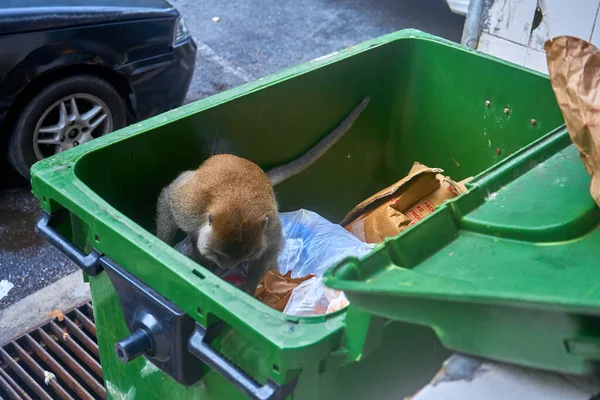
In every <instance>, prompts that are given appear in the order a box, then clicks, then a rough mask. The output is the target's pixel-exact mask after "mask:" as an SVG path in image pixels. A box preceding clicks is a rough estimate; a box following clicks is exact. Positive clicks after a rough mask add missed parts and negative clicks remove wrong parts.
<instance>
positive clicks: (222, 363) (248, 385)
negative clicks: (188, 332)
mask: <svg viewBox="0 0 600 400" xmlns="http://www.w3.org/2000/svg"><path fill="white" fill-rule="evenodd" d="M188 350H189V351H190V353H192V354H193V355H195V356H196V357H198V358H199V359H200V360H201V361H202V362H203V363H205V364H206V365H207V366H209V367H210V368H212V369H213V370H215V371H216V372H218V373H219V374H221V375H222V376H223V377H225V378H226V379H227V380H228V381H230V382H231V383H233V384H234V385H235V386H237V387H238V389H240V390H241V391H242V392H243V393H244V394H245V395H246V396H248V397H249V398H251V399H254V400H276V399H277V400H278V399H285V398H286V397H288V396H289V395H290V394H291V393H292V391H293V390H294V387H295V386H296V383H297V381H298V379H297V378H296V379H294V380H292V381H291V382H289V383H287V384H285V385H283V386H282V385H279V384H278V383H277V382H275V381H273V380H272V379H269V380H267V382H266V383H265V384H264V385H262V386H261V385H260V384H259V383H257V382H256V381H255V380H254V379H252V378H251V377H249V376H248V375H246V374H245V373H244V372H243V371H242V370H240V369H239V368H238V367H236V366H235V365H233V364H232V363H231V362H230V361H228V360H227V359H226V358H225V357H224V356H222V355H221V354H219V353H218V352H217V351H216V350H214V349H213V348H212V347H211V346H210V344H209V343H208V335H207V330H206V328H205V327H203V326H202V325H200V324H199V323H196V327H195V329H194V333H193V334H192V336H190V340H189V341H188Z"/></svg>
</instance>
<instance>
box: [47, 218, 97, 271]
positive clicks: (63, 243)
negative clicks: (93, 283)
mask: <svg viewBox="0 0 600 400" xmlns="http://www.w3.org/2000/svg"><path fill="white" fill-rule="evenodd" d="M68 216H69V211H68V210H66V209H62V210H60V211H57V212H55V213H54V214H49V213H47V212H46V211H42V217H41V218H40V220H39V221H38V223H37V224H36V226H35V228H36V230H37V231H38V233H39V234H40V235H41V236H42V237H44V239H46V240H47V241H48V242H49V243H50V244H52V245H53V246H54V247H56V248H57V249H59V250H60V251H61V252H62V253H63V254H64V255H66V256H67V257H68V258H69V259H70V260H71V261H73V262H74V263H75V264H76V265H77V266H78V267H79V268H81V270H83V272H85V273H86V274H87V275H89V276H96V275H98V274H99V273H100V272H102V266H101V265H100V257H102V253H100V252H99V251H98V250H96V249H92V252H91V253H90V254H83V253H82V252H81V251H79V249H78V248H77V247H75V246H74V245H73V243H71V242H69V241H68V240H67V239H65V238H64V237H63V236H62V235H61V234H60V233H58V231H57V230H56V229H54V226H55V225H56V224H59V223H61V222H63V221H64V220H65V219H66V218H67V217H68Z"/></svg>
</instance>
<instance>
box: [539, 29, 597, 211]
mask: <svg viewBox="0 0 600 400" xmlns="http://www.w3.org/2000/svg"><path fill="white" fill-rule="evenodd" d="M545 49H546V58H547V61H548V71H549V73H550V82H551V83H552V89H553V90H554V94H555V95H556V100H557V101H558V105H559V106H560V109H561V111H562V113H563V116H564V118H565V122H566V123H567V129H568V130H569V135H570V137H571V140H572V141H573V143H574V144H575V146H576V147H577V149H578V150H579V154H580V156H581V160H582V161H583V165H584V166H585V169H586V170H587V171H588V173H589V174H590V175H591V176H592V185H591V187H590V193H591V195H592V198H593V199H594V201H595V202H596V204H598V205H599V206H600V51H598V49H597V48H596V47H594V46H593V45H591V44H590V43H588V42H586V41H584V40H581V39H577V38H574V37H570V36H559V37H557V38H554V39H553V40H549V41H547V42H546V45H545Z"/></svg>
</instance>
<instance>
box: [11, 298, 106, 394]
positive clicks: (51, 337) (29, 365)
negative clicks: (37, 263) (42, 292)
mask: <svg viewBox="0 0 600 400" xmlns="http://www.w3.org/2000/svg"><path fill="white" fill-rule="evenodd" d="M59 319H60V318H57V319H54V320H53V321H50V322H47V323H45V324H44V325H42V326H40V327H39V328H35V329H33V330H31V331H29V332H28V333H26V334H24V335H23V336H21V337H19V338H18V339H15V340H13V341H12V342H9V343H7V344H5V345H4V346H2V348H0V399H27V400H28V399H32V400H33V399H48V400H53V399H106V391H105V389H104V387H103V385H102V382H103V380H102V367H101V366H100V355H99V354H100V353H99V351H98V342H97V339H96V325H95V324H94V312H93V310H92V305H91V303H86V304H84V305H82V306H79V307H77V308H76V309H74V310H71V311H69V312H68V313H66V314H64V318H63V319H62V321H60V320H59Z"/></svg>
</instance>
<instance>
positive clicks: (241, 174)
mask: <svg viewBox="0 0 600 400" xmlns="http://www.w3.org/2000/svg"><path fill="white" fill-rule="evenodd" d="M369 101H370V97H366V98H364V99H363V100H362V102H361V103H360V104H359V105H358V106H356V108H355V109H354V110H352V112H351V113H350V114H349V115H348V116H347V117H346V118H345V119H344V120H343V121H342V123H341V124H340V125H339V126H338V127H336V128H335V129H334V130H333V131H332V132H330V133H329V134H328V135H327V136H326V137H325V138H324V139H323V140H321V141H320V142H319V143H317V144H316V145H315V146H314V147H313V148H311V149H310V150H309V151H308V152H306V153H305V154H304V155H302V156H301V157H299V158H298V159H296V160H294V161H291V162H290V163H287V164H284V165H282V166H279V167H276V168H274V169H272V170H270V171H268V172H267V173H265V172H264V171H263V170H262V169H261V168H260V167H259V166H258V165H256V164H254V163H253V162H251V161H248V160H246V159H244V158H240V157H237V156H234V155H231V154H219V155H214V156H212V157H209V158H208V159H207V160H206V161H204V162H203V163H202V164H201V165H200V167H199V168H198V169H197V170H195V171H185V172H183V173H181V174H180V175H179V176H178V177H177V178H176V179H175V180H174V181H173V182H171V184H169V185H168V186H167V187H165V188H164V189H163V190H162V191H161V193H160V195H159V198H158V204H157V213H156V227H157V229H156V235H157V236H158V238H159V239H160V240H162V241H164V242H166V243H168V244H172V243H171V242H172V241H173V239H174V237H175V234H176V233H177V230H178V229H181V230H182V231H183V232H185V233H187V234H188V236H187V237H186V239H185V240H184V241H183V242H182V243H180V244H179V245H178V247H180V248H179V250H180V251H182V250H183V251H182V253H183V254H185V255H187V256H188V257H190V258H192V259H193V260H194V261H196V262H198V263H200V264H201V265H202V266H204V267H206V268H208V269H211V270H213V271H214V270H215V269H223V270H231V269H235V268H237V269H239V270H241V271H242V273H243V275H245V281H244V283H243V284H242V286H241V289H242V290H244V291H245V292H246V293H248V294H250V295H253V294H254V291H255V290H256V287H257V285H258V283H259V281H260V279H261V278H262V277H263V276H264V275H265V274H266V273H267V271H268V270H269V269H277V268H278V265H277V256H278V254H279V252H280V251H281V249H282V246H283V232H282V227H281V221H280V219H279V213H278V206H277V200H276V199H275V193H274V192H273V186H274V185H277V184H278V183H280V182H283V181H284V180H286V179H287V178H289V177H291V176H293V175H296V174H298V173H299V172H301V171H303V170H304V169H306V168H307V167H309V166H310V165H311V164H312V163H314V162H315V161H316V160H317V159H318V158H319V157H321V156H322V155H323V154H324V153H325V152H326V151H327V150H329V148H331V146H333V145H334V144H335V143H336V142H337V141H338V140H339V139H340V138H341V137H342V136H343V135H344V134H345V133H346V132H347V131H348V130H349V129H350V127H351V126H352V124H353V123H354V121H356V119H357V118H358V117H359V115H360V114H361V112H362V111H363V110H364V109H365V107H366V106H367V105H368V103H369Z"/></svg>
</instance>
